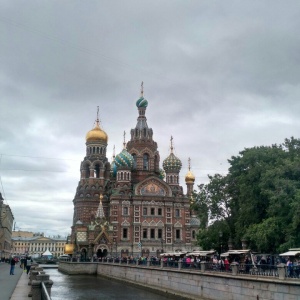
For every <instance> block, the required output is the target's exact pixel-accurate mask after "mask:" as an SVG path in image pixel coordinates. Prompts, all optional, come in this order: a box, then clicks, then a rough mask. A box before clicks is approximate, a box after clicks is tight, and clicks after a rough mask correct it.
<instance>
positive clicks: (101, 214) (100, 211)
mask: <svg viewBox="0 0 300 300" xmlns="http://www.w3.org/2000/svg"><path fill="white" fill-rule="evenodd" d="M99 199H100V202H99V206H98V209H97V212H96V218H99V219H103V218H104V217H105V216H104V210H103V205H102V199H103V196H102V194H100V197H99Z"/></svg>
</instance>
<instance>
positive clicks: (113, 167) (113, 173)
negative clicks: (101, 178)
mask: <svg viewBox="0 0 300 300" xmlns="http://www.w3.org/2000/svg"><path fill="white" fill-rule="evenodd" d="M115 159H116V155H115V146H114V152H113V161H112V163H111V164H110V175H111V176H112V177H116V176H117V165H116V162H115Z"/></svg>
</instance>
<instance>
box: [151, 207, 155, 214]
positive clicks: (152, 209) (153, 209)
mask: <svg viewBox="0 0 300 300" xmlns="http://www.w3.org/2000/svg"><path fill="white" fill-rule="evenodd" d="M154 215H155V208H153V207H151V216H154Z"/></svg>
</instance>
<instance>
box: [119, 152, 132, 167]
mask: <svg viewBox="0 0 300 300" xmlns="http://www.w3.org/2000/svg"><path fill="white" fill-rule="evenodd" d="M115 164H116V167H117V168H120V167H127V168H130V169H132V167H133V157H132V155H131V154H130V153H129V152H128V151H127V150H126V149H125V148H124V149H123V150H122V152H121V153H119V154H118V155H117V156H116V158H115Z"/></svg>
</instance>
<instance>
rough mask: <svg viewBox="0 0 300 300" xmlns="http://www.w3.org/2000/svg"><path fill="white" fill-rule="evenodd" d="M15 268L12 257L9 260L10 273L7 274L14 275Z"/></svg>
mask: <svg viewBox="0 0 300 300" xmlns="http://www.w3.org/2000/svg"><path fill="white" fill-rule="evenodd" d="M15 266H16V261H15V259H14V258H13V257H12V258H11V260H10V272H9V275H15Z"/></svg>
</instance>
